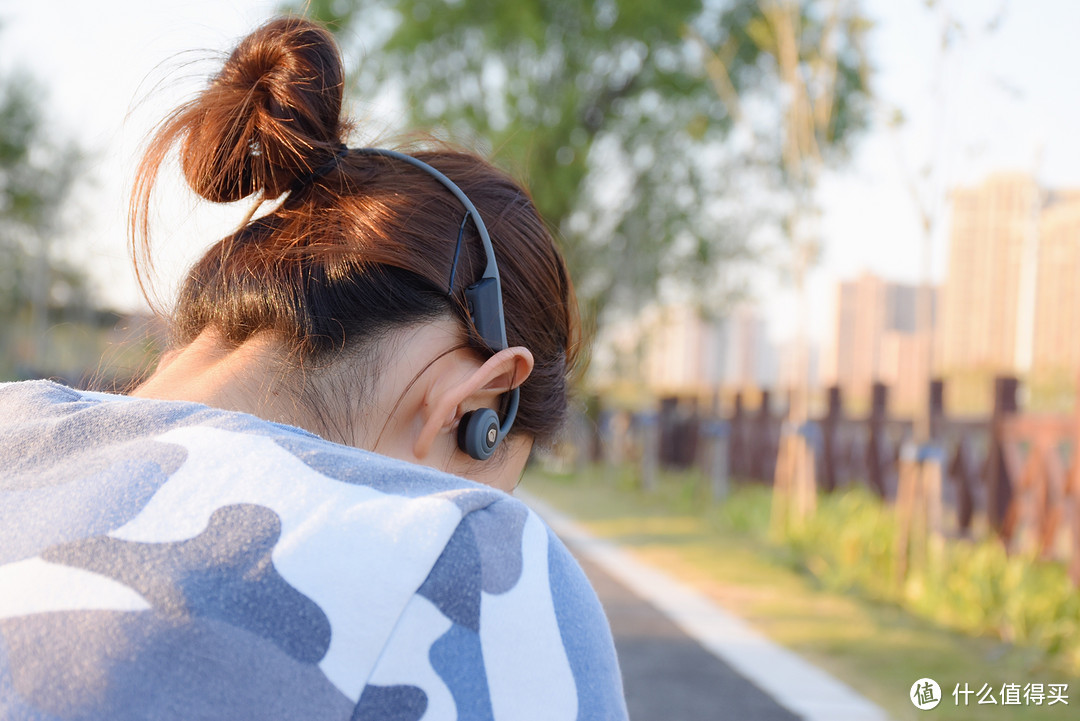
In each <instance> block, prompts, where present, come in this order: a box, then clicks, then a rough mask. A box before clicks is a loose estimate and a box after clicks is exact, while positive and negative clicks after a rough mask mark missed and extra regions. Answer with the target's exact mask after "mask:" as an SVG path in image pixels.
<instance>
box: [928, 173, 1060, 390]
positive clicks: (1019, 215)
mask: <svg viewBox="0 0 1080 721" xmlns="http://www.w3.org/2000/svg"><path fill="white" fill-rule="evenodd" d="M1040 195H1041V194H1040V191H1039V187H1038V185H1037V184H1036V183H1035V181H1034V179H1033V178H1032V177H1031V176H1030V175H1026V174H1021V173H1010V174H997V175H992V176H990V177H989V178H987V180H986V181H985V182H983V183H982V184H981V185H979V186H977V187H974V188H959V189H957V190H955V191H953V194H952V226H951V230H950V235H949V267H948V272H947V274H946V279H945V287H944V290H943V293H942V296H943V297H942V313H941V325H940V335H939V337H938V353H937V363H938V366H939V367H940V369H941V370H942V371H943V372H944V373H945V374H951V373H954V372H958V371H960V372H963V371H971V370H986V371H991V372H998V371H1013V370H1017V369H1018V368H1019V366H1020V365H1022V364H1025V363H1026V362H1027V361H1026V360H1025V355H1026V352H1027V350H1028V349H1030V347H1031V342H1032V332H1033V321H1034V318H1033V314H1032V311H1033V308H1034V297H1033V293H1034V291H1035V287H1036V284H1035V282H1034V278H1033V277H1032V276H1033V274H1034V273H1035V270H1036V269H1035V267H1034V262H1035V257H1037V256H1035V255H1034V253H1035V252H1037V243H1038V240H1037V225H1038V220H1039V210H1040V206H1041V201H1040Z"/></svg>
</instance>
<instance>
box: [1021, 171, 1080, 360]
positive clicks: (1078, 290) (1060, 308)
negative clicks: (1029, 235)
mask: <svg viewBox="0 0 1080 721" xmlns="http://www.w3.org/2000/svg"><path fill="white" fill-rule="evenodd" d="M1038 268H1039V277H1038V286H1037V288H1038V289H1037V291H1036V300H1035V339H1034V352H1033V354H1032V371H1034V372H1035V373H1039V374H1043V375H1044V376H1046V375H1047V374H1054V375H1057V376H1059V377H1061V376H1068V377H1071V376H1072V375H1074V374H1076V373H1077V372H1078V371H1080V192H1071V193H1052V194H1049V196H1048V198H1047V202H1046V206H1045V207H1044V208H1043V211H1042V215H1041V218H1040V221H1039V265H1038Z"/></svg>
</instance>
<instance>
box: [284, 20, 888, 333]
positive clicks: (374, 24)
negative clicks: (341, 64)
mask: <svg viewBox="0 0 1080 721" xmlns="http://www.w3.org/2000/svg"><path fill="white" fill-rule="evenodd" d="M823 4H824V3H821V2H818V1H816V0H803V6H805V13H804V17H805V27H804V34H805V36H806V38H807V42H808V43H810V42H812V41H813V39H814V38H815V37H820V34H821V32H823V23H822V21H821V20H820V19H819V15H820V13H817V12H815V10H816V9H817V7H818V6H819V5H823ZM293 9H294V10H302V11H304V12H305V13H306V14H307V15H308V16H310V17H313V18H315V19H319V20H322V21H324V22H327V23H329V24H330V26H331V27H332V28H334V29H335V30H336V31H337V32H338V36H339V38H340V39H341V41H342V43H343V44H344V45H345V46H346V49H350V48H355V47H356V46H359V47H361V48H362V49H363V52H364V54H365V57H364V58H363V59H362V60H361V62H360V63H359V64H358V66H357V67H356V68H355V71H354V72H353V74H352V77H353V78H354V82H355V84H356V86H357V89H358V90H359V96H360V97H375V96H376V95H378V94H379V93H381V92H383V91H385V90H386V89H387V88H397V89H400V90H401V92H403V94H404V99H405V102H406V106H407V111H408V114H409V118H410V120H411V121H412V122H413V123H414V124H416V125H419V126H421V127H431V128H436V129H442V130H447V131H449V132H450V133H451V134H452V135H454V136H455V137H459V138H460V137H473V138H478V139H479V140H480V141H481V142H483V143H484V144H486V145H488V146H489V147H490V148H491V149H492V150H493V151H494V152H495V155H496V159H497V161H498V162H500V163H502V164H503V165H505V166H506V167H508V168H509V169H510V170H511V171H512V172H515V173H516V174H518V175H519V176H522V175H523V176H525V177H526V179H527V182H528V185H529V187H530V188H531V190H532V192H533V195H534V198H535V200H536V203H537V206H538V207H539V208H540V211H541V213H542V214H543V215H544V217H545V218H547V219H548V221H549V222H550V223H551V224H552V225H553V226H554V227H555V228H556V229H557V230H558V231H559V233H560V235H561V236H562V238H563V241H564V250H565V252H566V255H567V260H568V263H569V265H570V268H571V272H572V274H573V275H574V277H575V279H576V281H577V285H578V290H579V296H580V297H581V299H582V301H583V302H584V304H585V306H586V309H587V310H589V311H591V312H590V315H595V314H598V313H599V312H600V311H601V310H602V309H603V308H604V307H605V306H607V305H608V304H611V303H618V305H619V306H620V307H622V308H629V309H632V308H633V307H635V306H637V305H638V304H641V303H644V302H646V301H648V300H649V299H651V298H652V297H653V296H654V294H655V293H656V292H657V289H658V287H659V284H660V282H661V280H662V279H665V278H672V279H677V280H679V281H681V282H684V283H690V284H692V285H693V286H694V287H696V288H697V289H698V291H699V293H700V294H701V295H704V296H709V294H710V293H711V294H712V297H711V298H708V297H707V300H714V301H717V302H722V301H723V300H724V299H725V298H726V294H727V293H728V292H731V291H732V290H734V289H733V288H727V287H723V284H721V283H718V282H717V272H716V271H717V268H718V266H719V265H721V264H722V263H724V262H725V261H731V260H736V259H744V258H746V257H748V255H749V254H750V253H749V241H748V238H747V235H748V234H747V232H746V231H745V230H744V229H742V228H741V225H740V224H741V223H742V222H745V221H747V220H749V219H748V218H747V217H746V216H747V210H746V207H745V205H746V203H745V199H740V197H739V195H740V192H741V191H742V190H744V189H745V188H746V187H747V186H748V185H753V184H755V183H757V184H761V183H767V182H768V181H767V179H763V178H767V177H768V176H769V174H770V173H772V174H774V175H775V173H776V168H777V163H778V157H779V151H778V149H777V148H776V147H772V148H770V147H768V144H769V143H772V144H773V146H775V143H776V138H775V135H776V134H775V133H773V132H768V133H766V134H765V135H764V136H763V137H761V138H758V141H761V142H762V143H764V144H765V146H760V145H757V144H756V145H755V147H753V148H736V147H734V146H733V145H732V144H731V143H729V142H728V139H727V133H728V131H729V130H730V129H731V127H732V115H731V109H730V108H728V107H727V106H726V105H725V103H724V102H722V101H721V99H720V98H719V97H718V96H717V94H716V92H715V90H714V89H713V87H712V86H711V84H710V82H709V81H708V79H707V78H706V75H705V72H704V70H703V67H702V57H701V52H700V49H699V48H697V46H696V45H695V44H694V43H693V42H692V41H691V39H690V35H691V34H694V33H696V34H697V35H699V36H700V37H702V38H705V39H706V41H707V42H708V43H710V44H716V45H717V46H719V45H722V44H725V43H728V41H729V40H732V41H734V46H735V53H734V55H733V56H732V58H731V59H730V62H731V66H732V67H731V68H730V70H731V77H732V80H733V82H734V84H735V90H736V91H737V92H739V93H742V92H743V91H744V90H745V91H746V92H747V93H748V94H754V93H755V92H756V93H757V94H758V97H759V98H763V99H765V101H766V104H770V105H772V106H777V105H779V104H781V103H782V101H781V100H780V98H781V97H782V94H781V93H779V92H778V90H777V85H776V83H775V81H774V78H773V76H772V75H770V73H772V72H774V66H772V65H770V63H769V61H768V58H767V56H768V53H769V50H768V49H767V48H762V47H760V46H759V45H758V44H757V43H758V42H761V43H765V42H766V40H767V38H763V37H761V33H760V32H759V31H757V30H755V29H754V28H755V23H758V22H759V21H760V10H759V9H758V3H756V2H755V1H754V0H731V2H728V3H725V4H724V5H723V6H717V5H715V4H712V3H703V2H702V1H701V0H664V2H660V1H659V0H602V1H601V2H595V3H581V2H576V1H574V0H521V1H520V2H514V3H506V2H495V0H453V1H452V2H447V1H446V0H379V1H378V2H368V3H363V4H360V3H356V2H342V1H341V0H312V1H311V2H303V3H297V4H296V5H295V6H294V8H293ZM853 17H854V19H850V22H849V19H845V22H849V24H848V25H845V26H844V29H845V31H846V32H847V31H850V29H851V28H853V27H856V26H857V20H858V16H857V14H856V15H854V16H853ZM691 29H692V30H691ZM815 33H816V34H817V35H815ZM856 40H857V39H856V38H855V37H854V35H853V36H852V38H851V39H848V38H843V39H842V40H841V42H840V46H841V48H842V50H843V52H842V53H841V56H840V63H839V64H838V77H839V78H840V82H838V83H837V85H836V87H837V89H838V93H840V94H841V95H842V96H843V97H838V98H837V101H836V114H835V119H834V120H835V122H834V123H833V131H832V133H831V136H830V137H831V139H832V140H834V141H835V144H836V145H837V147H840V146H842V145H843V144H844V143H845V142H847V140H848V139H849V138H850V137H852V136H853V134H854V133H853V131H854V130H855V129H858V128H860V127H862V126H863V125H864V124H865V118H866V112H865V108H864V107H863V105H861V104H860V102H861V101H860V98H865V96H866V94H867V88H866V85H865V83H864V82H862V78H863V77H864V75H865V70H866V63H865V58H864V57H863V56H862V55H861V54H860V52H859V51H858V50H857V48H858V42H857V41H856ZM807 62H808V63H812V62H814V58H813V57H812V56H809V55H808V56H807ZM763 166H764V167H763ZM770 168H771V170H770ZM725 200H726V202H725ZM753 220H754V221H755V222H757V221H759V220H760V218H754V219H753Z"/></svg>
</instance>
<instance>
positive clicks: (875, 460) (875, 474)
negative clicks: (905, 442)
mask: <svg viewBox="0 0 1080 721" xmlns="http://www.w3.org/2000/svg"><path fill="white" fill-rule="evenodd" d="M888 409H889V387H888V386H887V385H885V384H884V383H880V382H877V381H875V382H874V385H873V386H872V388H871V393H870V417H869V419H868V421H867V422H868V425H869V429H870V432H869V434H868V435H867V453H866V476H867V478H866V480H867V482H868V483H869V484H870V488H871V489H873V491H874V493H876V494H878V497H880V498H885V458H884V453H883V450H882V448H883V446H884V445H885V421H886V419H887V417H888V413H889V410H888Z"/></svg>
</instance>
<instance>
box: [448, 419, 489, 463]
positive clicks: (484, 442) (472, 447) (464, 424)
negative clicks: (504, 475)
mask: <svg viewBox="0 0 1080 721" xmlns="http://www.w3.org/2000/svg"><path fill="white" fill-rule="evenodd" d="M457 437H458V447H459V448H460V449H461V450H462V451H464V452H465V453H468V454H469V455H470V456H472V457H473V458H475V459H476V460H478V461H486V460H487V459H488V458H490V457H491V454H492V452H494V450H495V446H497V445H498V444H499V414H498V413H496V412H495V411H493V410H491V409H490V408H481V409H479V410H476V411H469V412H468V413H465V414H464V415H462V416H461V423H459V424H458V433H457Z"/></svg>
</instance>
